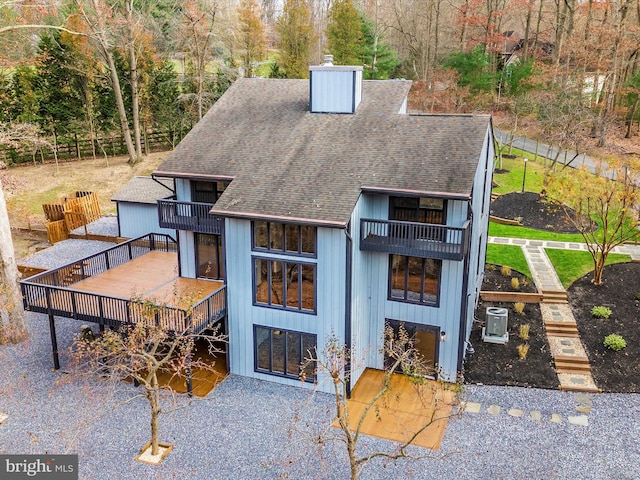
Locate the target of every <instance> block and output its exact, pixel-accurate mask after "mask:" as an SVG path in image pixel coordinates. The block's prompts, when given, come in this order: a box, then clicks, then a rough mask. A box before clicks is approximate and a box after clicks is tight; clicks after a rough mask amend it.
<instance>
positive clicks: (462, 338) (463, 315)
mask: <svg viewBox="0 0 640 480" xmlns="http://www.w3.org/2000/svg"><path fill="white" fill-rule="evenodd" d="M467 219H468V220H469V234H468V235H467V241H466V245H465V248H466V250H467V253H466V255H465V256H464V270H463V273H462V292H461V293H462V294H461V295H460V297H461V300H460V328H459V332H458V363H457V366H456V370H457V372H458V373H460V372H462V359H463V357H464V349H465V344H466V341H467V307H468V303H469V292H468V290H469V261H470V257H471V239H472V238H473V212H472V211H471V208H469V215H468V218H467ZM478 253H480V252H478Z"/></svg>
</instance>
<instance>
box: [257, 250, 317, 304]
mask: <svg viewBox="0 0 640 480" xmlns="http://www.w3.org/2000/svg"><path fill="white" fill-rule="evenodd" d="M253 272H254V279H253V283H254V290H253V302H254V304H255V305H265V306H266V305H268V306H271V307H275V308H284V309H287V310H296V311H301V312H308V313H313V312H315V310H316V290H315V277H316V266H315V265H313V264H310V263H300V262H288V261H285V260H274V259H269V258H258V257H254V258H253Z"/></svg>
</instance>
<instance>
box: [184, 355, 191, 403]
mask: <svg viewBox="0 0 640 480" xmlns="http://www.w3.org/2000/svg"><path fill="white" fill-rule="evenodd" d="M186 360H187V362H186V363H187V367H186V369H185V370H186V374H187V395H189V397H193V381H192V380H193V379H192V377H191V353H189V354H188V355H187V358H186Z"/></svg>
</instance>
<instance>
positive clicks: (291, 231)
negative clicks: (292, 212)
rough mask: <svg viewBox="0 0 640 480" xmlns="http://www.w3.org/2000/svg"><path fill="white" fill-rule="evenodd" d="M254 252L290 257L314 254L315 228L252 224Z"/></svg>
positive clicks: (292, 225) (262, 223)
mask: <svg viewBox="0 0 640 480" xmlns="http://www.w3.org/2000/svg"><path fill="white" fill-rule="evenodd" d="M252 247H253V249H254V250H266V251H269V252H275V253H286V254H291V255H311V256H315V254H316V227H311V226H308V225H295V224H289V223H277V222H253V241H252Z"/></svg>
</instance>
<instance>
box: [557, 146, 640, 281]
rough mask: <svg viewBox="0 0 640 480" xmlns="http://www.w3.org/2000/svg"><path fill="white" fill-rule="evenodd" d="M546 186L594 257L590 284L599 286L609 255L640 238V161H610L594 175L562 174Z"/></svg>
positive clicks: (572, 172) (583, 172)
mask: <svg viewBox="0 0 640 480" xmlns="http://www.w3.org/2000/svg"><path fill="white" fill-rule="evenodd" d="M549 186H550V188H549V195H550V196H551V197H552V198H554V199H556V200H558V201H560V202H561V204H562V208H563V209H564V211H565V214H566V216H567V218H568V219H569V221H570V222H571V223H572V225H573V226H574V227H575V228H576V229H577V230H578V231H579V232H580V234H581V235H582V237H583V238H584V241H585V243H586V245H587V249H588V251H589V253H590V254H591V256H592V257H593V266H594V271H593V280H592V282H593V283H594V284H596V285H600V284H601V283H602V271H603V270H604V266H605V262H606V260H607V256H608V255H609V253H611V251H612V250H613V249H614V248H615V247H617V246H618V245H622V244H623V243H624V242H627V241H629V240H632V239H637V238H638V235H639V234H640V232H639V230H638V229H639V228H640V160H639V159H638V158H632V159H630V160H628V161H627V162H620V161H616V160H613V159H611V160H609V163H608V165H603V164H600V165H598V166H597V168H596V172H595V175H594V174H592V173H591V172H588V171H587V170H586V169H584V168H580V169H577V170H573V171H571V172H565V173H564V174H563V175H556V176H554V177H553V178H552V180H551V182H550V185H549ZM593 222H597V223H598V225H594V223H593ZM596 227H597V228H596Z"/></svg>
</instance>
